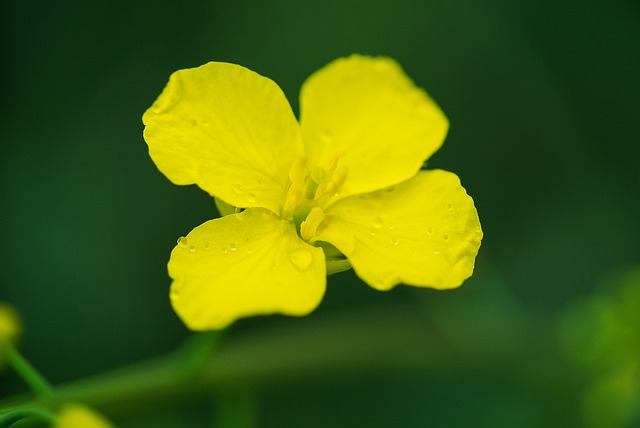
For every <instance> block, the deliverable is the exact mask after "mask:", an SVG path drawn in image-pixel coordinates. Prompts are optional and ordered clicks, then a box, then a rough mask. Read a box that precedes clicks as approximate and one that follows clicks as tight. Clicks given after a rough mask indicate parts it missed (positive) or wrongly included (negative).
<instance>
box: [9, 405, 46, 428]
mask: <svg viewBox="0 0 640 428" xmlns="http://www.w3.org/2000/svg"><path fill="white" fill-rule="evenodd" d="M25 419H29V420H34V421H40V422H47V423H53V422H54V421H55V420H56V416H55V415H54V414H53V413H51V412H49V411H47V410H43V409H38V408H33V407H24V408H21V409H18V410H13V411H10V412H7V413H3V414H1V415H0V428H4V427H10V426H11V425H13V424H14V423H16V422H18V421H22V420H25Z"/></svg>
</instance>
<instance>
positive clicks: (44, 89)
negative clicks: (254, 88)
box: [0, 0, 640, 427]
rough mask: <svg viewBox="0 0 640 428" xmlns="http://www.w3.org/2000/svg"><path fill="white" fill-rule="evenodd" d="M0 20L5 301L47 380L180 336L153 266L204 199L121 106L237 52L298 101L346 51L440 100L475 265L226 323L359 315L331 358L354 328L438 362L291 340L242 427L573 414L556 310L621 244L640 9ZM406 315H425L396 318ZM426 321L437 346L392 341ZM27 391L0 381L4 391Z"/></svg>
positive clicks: (631, 206)
mask: <svg viewBox="0 0 640 428" xmlns="http://www.w3.org/2000/svg"><path fill="white" fill-rule="evenodd" d="M0 16H1V18H0V19H1V22H2V38H1V42H2V68H1V76H2V80H1V81H0V85H1V86H0V91H1V95H0V103H1V109H2V110H1V118H0V120H1V122H0V140H1V146H0V157H1V159H0V160H1V167H0V174H2V192H1V206H2V208H0V210H1V211H0V236H1V240H2V241H1V242H2V244H1V247H0V248H1V253H0V261H1V269H2V270H1V272H2V274H1V276H0V300H2V301H6V302H8V303H10V304H12V305H14V306H15V307H16V308H17V309H18V310H19V311H20V313H21V315H22V317H23V319H24V324H25V332H24V337H23V340H22V350H23V352H24V354H25V355H26V356H27V357H28V358H29V359H30V360H31V361H32V362H33V363H34V364H35V365H36V366H37V367H38V368H39V369H40V370H41V371H42V372H44V373H45V374H46V375H47V376H48V377H49V379H50V380H51V381H52V382H53V383H56V384H57V383H64V382H68V381H71V380H73V379H77V378H81V377H85V376H88V375H92V374H95V373H98V372H102V371H107V370H109V369H112V368H114V367H116V366H120V365H125V364H129V363H132V362H135V361H138V360H141V359H144V358H148V357H153V356H155V355H159V354H162V353H164V352H167V351H169V350H171V349H173V348H174V347H175V346H177V344H179V343H180V342H181V341H182V339H183V337H185V336H186V335H187V332H186V331H185V329H184V328H183V326H182V325H181V323H180V322H179V321H178V319H177V318H176V316H175V315H174V314H173V312H172V311H171V308H170V305H169V302H168V286H169V279H168V277H167V275H166V266H165V264H166V261H167V259H168V256H169V252H170V250H171V248H172V247H173V246H174V245H175V241H176V238H177V237H178V236H180V235H184V234H186V233H187V232H189V230H190V229H191V228H192V227H195V226H196V225H199V224H201V223H202V222H204V221H205V220H207V219H210V218H212V217H213V216H215V215H216V214H215V208H214V205H213V201H212V200H210V199H209V198H208V197H207V195H206V194H205V193H204V192H202V191H200V190H198V189H197V188H194V187H188V188H180V187H177V186H173V185H172V184H171V183H170V182H169V181H168V180H167V179H165V177H164V176H162V175H161V174H160V173H159V172H158V171H157V170H156V169H155V166H154V165H153V163H152V162H151V160H150V159H149V157H148V155H147V148H146V145H145V143H144V141H143V139H142V123H141V119H140V118H141V115H142V113H143V112H144V110H145V109H146V108H147V107H148V106H150V105H151V103H152V102H153V100H154V99H155V97H156V96H157V95H158V94H159V92H160V91H161V89H162V87H163V86H164V84H165V82H166V80H167V79H168V76H169V74H170V73H171V72H173V71H174V70H176V69H179V68H185V67H192V66H197V65H200V64H203V63H205V62H207V61H210V60H218V61H228V62H234V63H238V64H242V65H244V66H246V67H249V68H251V69H253V70H255V71H257V72H259V73H261V74H263V75H265V76H268V77H270V78H272V79H273V80H275V81H276V82H277V83H278V84H279V85H280V86H281V87H282V88H283V90H284V92H285V93H286V94H287V97H288V98H289V100H290V102H291V103H292V105H293V106H294V110H296V111H297V96H298V90H299V88H300V85H301V83H302V82H303V81H304V79H305V78H306V77H307V76H308V75H309V74H310V73H311V72H313V71H314V70H316V69H318V68H319V67H321V66H323V65H324V64H326V63H327V62H329V61H330V60H332V59H334V58H336V57H339V56H343V55H348V54H350V53H352V52H359V53H366V54H384V55H389V56H392V57H394V58H396V59H397V60H398V61H399V62H400V63H401V64H402V65H403V67H404V68H405V70H406V71H407V73H408V74H409V76H411V77H412V79H414V80H415V81H416V83H417V84H418V85H420V86H422V87H424V88H425V89H426V90H427V91H429V92H430V94H431V95H432V96H433V97H434V98H435V99H436V101H437V102H438V103H439V104H440V105H441V107H442V108H443V110H444V112H445V113H446V114H447V116H448V117H449V119H450V121H451V131H450V133H449V136H448V138H447V140H446V142H445V144H444V146H443V148H442V149H441V150H440V151H439V152H438V153H437V154H436V155H435V156H434V157H433V158H432V159H431V160H430V163H429V166H430V167H437V168H443V169H447V170H451V171H454V172H456V173H457V174H458V175H459V176H460V177H461V179H462V182H463V184H464V185H465V187H466V188H467V190H468V191H469V193H470V194H471V195H472V196H473V197H474V200H475V201H476V206H477V208H478V211H479V213H480V219H481V222H482V225H483V229H484V232H485V238H484V240H483V243H482V247H481V250H480V255H479V257H478V260H477V269H476V275H475V276H474V277H472V278H471V279H470V280H468V281H467V282H466V283H465V285H464V286H463V287H462V288H460V289H459V290H456V291H452V292H435V291H432V290H414V289H409V288H405V287H399V288H397V289H395V290H394V291H392V292H389V293H380V292H375V291H373V290H370V289H368V288H367V287H366V285H364V284H363V283H361V282H360V281H359V280H358V279H357V278H356V277H355V275H353V274H352V273H345V274H340V275H338V276H335V277H331V279H330V281H329V287H328V292H327V296H326V299H325V301H324V303H323V304H322V306H321V307H320V308H319V310H318V311H316V313H314V314H313V315H312V316H311V317H309V318H306V319H296V318H281V317H271V318H258V319H253V320H247V321H243V322H241V323H239V325H238V327H237V328H236V330H235V331H234V332H233V333H231V334H230V336H229V338H228V342H227V343H228V344H229V345H228V346H230V347H233V346H234V343H238V342H240V343H241V344H242V343H245V344H247V343H248V344H249V345H251V344H252V343H256V344H264V347H265V349H266V348H268V350H266V351H265V350H264V349H263V348H261V346H262V345H260V346H258V345H256V346H255V347H254V348H251V346H249V345H247V346H249V348H247V349H257V351H256V352H258V353H261V352H263V351H264V352H266V353H267V354H268V355H273V358H274V359H275V360H279V359H281V357H282V358H284V359H285V360H290V361H292V362H295V361H296V355H292V353H293V354H295V353H296V352H298V351H299V349H298V348H295V346H294V350H289V349H288V347H287V346H288V345H287V346H280V345H281V344H282V343H290V342H296V341H298V340H300V341H301V342H300V343H307V341H309V336H310V335H313V334H315V331H316V330H315V329H317V328H319V329H322V328H324V329H325V330H326V329H327V328H328V327H326V326H332V327H331V328H334V330H335V335H336V337H340V335H341V334H342V333H341V323H342V320H343V319H344V320H351V319H356V318H358V317H359V316H360V315H358V316H355V315H354V314H362V317H363V318H362V319H365V318H366V319H372V320H374V321H373V322H372V323H370V324H369V323H360V324H358V323H357V322H356V326H355V327H353V326H352V327H350V328H351V330H353V331H351V330H350V331H351V333H350V334H352V335H353V337H354V340H349V341H346V342H338V343H341V344H342V346H348V347H349V348H351V349H350V350H349V353H351V354H358V352H360V351H359V349H360V348H359V343H358V337H360V335H359V334H357V332H358V328H362V331H363V333H362V337H364V339H363V341H365V340H366V341H369V342H370V340H371V338H372V337H375V338H376V341H377V342H376V343H377V344H376V345H373V348H375V347H376V346H379V347H380V348H381V349H385V353H388V354H390V355H395V356H396V357H397V355H402V354H405V355H407V356H408V357H407V358H406V359H407V360H408V361H409V360H411V361H413V360H412V358H413V357H411V353H412V352H413V351H414V348H413V347H414V345H415V346H417V347H419V348H420V349H422V350H423V351H424V352H423V351H420V352H419V353H418V355H423V354H424V355H427V356H430V358H431V357H432V358H433V361H431V362H429V363H426V364H425V367H424V368H423V369H421V370H418V369H416V368H415V366H420V362H418V363H416V364H414V363H415V361H414V362H411V363H410V364H409V363H407V365H406V366H405V365H404V364H405V363H404V362H403V361H404V360H403V359H402V358H396V359H397V360H398V361H395V360H394V362H391V363H389V364H387V365H386V366H385V367H387V366H388V367H389V370H386V369H385V370H369V371H367V370H360V367H359V364H356V363H352V364H351V363H348V362H345V363H344V364H342V365H341V364H338V365H340V366H341V368H340V369H337V370H332V369H327V368H326V367H325V368H324V370H321V369H322V368H323V363H322V359H323V358H325V357H324V356H323V357H319V358H317V359H316V360H314V359H313V355H311V357H309V356H307V355H304V356H301V357H300V358H310V359H311V360H313V361H314V362H313V364H312V365H311V368H309V369H308V370H298V371H296V372H295V373H287V370H286V367H285V370H283V372H282V375H280V374H274V373H271V374H270V376H268V380H266V381H263V382H259V385H258V387H257V390H258V393H257V395H256V403H257V414H258V419H259V422H260V426H264V427H283V426H304V427H326V426H335V427H343V426H344V427H350V426H368V427H387V426H412V427H413V426H415V427H422V426H433V427H467V426H483V427H485V426H486V427H512V426H520V427H542V426H545V427H548V426H554V424H557V426H568V425H567V424H569V425H572V424H575V423H577V422H576V420H577V418H578V417H579V416H578V415H579V413H580V410H579V401H580V394H581V386H580V385H581V383H580V382H577V383H575V384H574V383H572V382H571V381H570V380H569V379H571V378H572V377H573V376H577V375H575V374H572V373H573V371H572V370H573V369H575V367H573V366H572V363H571V362H567V360H566V359H565V358H564V357H563V356H562V354H561V352H560V351H559V347H558V346H557V342H556V338H555V329H556V322H557V319H558V316H560V315H561V314H562V313H563V311H564V310H565V308H566V307H568V306H570V305H572V304H573V302H575V301H577V300H579V299H582V298H585V297H588V296H590V295H591V294H592V293H593V292H594V291H595V290H597V287H598V284H600V283H601V282H602V281H603V279H605V278H606V277H608V276H609V275H610V274H611V273H612V272H615V271H618V270H620V269H624V268H625V267H626V266H629V265H632V264H633V263H637V262H638V261H639V255H640V251H639V250H638V242H639V241H640V221H639V219H640V198H639V197H638V194H639V193H638V185H639V184H640V180H639V178H640V174H639V173H638V171H637V166H638V162H639V161H640V144H639V139H638V116H639V113H640V101H639V100H640V83H639V79H638V76H640V5H639V3H638V2H636V1H632V0H628V1H592V0H587V1H581V2H573V1H568V2H557V1H551V0H541V1H508V0H483V1H481V0H455V1H423V2H422V1H394V2H391V1H381V0H367V1H365V0H362V1H353V2H345V1H339V0H331V1H323V2H299V1H293V0H288V1H282V2H259V1H253V2H252V1H228V2H222V1H208V2H198V1H195V0H183V1H175V2H167V1H151V0H145V1H137V2H135V1H132V2H124V1H122V2H117V1H71V0H63V1H59V2H37V1H18V0H15V1H14V0H8V1H3V2H2V5H0ZM414 312H415V313H416V314H418V315H417V317H418V318H420V319H421V320H422V319H424V320H426V321H425V323H424V325H423V324H420V325H415V324H413V323H411V322H405V321H403V320H404V318H402V317H400V318H399V319H398V318H397V317H396V315H398V314H402V316H404V315H406V313H414ZM409 318H410V317H409ZM336 320H338V321H336ZM403 323H404V324H403ZM385 325H394V326H396V327H394V328H395V329H394V328H390V331H389V332H387V331H386V330H385V328H384V326H385ZM358 326H359V327H358ZM273 329H276V331H275V332H273ZM369 329H378V330H376V331H375V332H374V334H372V332H371V331H368V330H369ZM422 330H425V331H428V332H429V334H428V335H427V336H428V337H432V335H433V337H436V338H437V340H435V339H434V340H433V341H431V342H430V341H429V340H426V339H425V340H426V341H425V343H420V344H416V343H414V342H413V341H414V339H413V338H414V337H416V336H414V335H412V334H408V335H407V340H406V341H403V340H402V339H397V333H398V331H410V332H411V331H422ZM332 331H333V330H332ZM287 335H289V336H287ZM265 337H268V338H272V337H275V338H274V340H273V341H271V340H266V339H265ZM420 337H421V336H420ZM284 338H286V340H285V339H284ZM369 342H368V343H369ZM442 342H443V343H446V344H447V345H446V346H447V347H449V346H453V348H454V349H455V352H453V354H454V355H455V357H451V356H448V355H449V354H448V353H444V352H441V345H440V344H441V343H442ZM273 343H275V345H274V344H273ZM270 344H271V345H270ZM278 344H280V345H278ZM452 344H453V345H452ZM316 345H317V346H319V347H321V346H328V347H331V346H337V345H336V344H335V343H333V342H331V341H330V340H329V341H328V342H327V344H326V345H322V344H318V343H316ZM224 346H225V345H223V347H222V348H221V351H220V352H223V350H224ZM305 346H306V345H305ZM363 346H364V345H363ZM442 346H444V345H442ZM370 348H372V345H371V343H369V344H368V345H367V347H365V348H363V349H370ZM423 348H424V349H423ZM296 349H298V351H296ZM305 349H307V348H305ZM247 352H248V351H247ZM363 352H365V351H363ZM366 352H368V351H366ZM309 353H310V354H313V353H314V352H313V351H312V350H311V351H309ZM385 355H386V354H385ZM254 357H255V361H256V363H255V364H260V361H261V359H260V357H259V356H257V357H256V356H254ZM326 358H329V357H326ZM335 358H336V359H337V360H341V359H342V357H335ZM377 358H383V359H384V358H386V357H384V356H383V357H377ZM416 358H417V357H416ZM420 358H421V357H420ZM420 358H417V359H418V360H419V359H420ZM328 364H329V363H328ZM565 364H566V366H565ZM329 365H330V364H329ZM249 383H250V384H252V379H251V378H250V379H249ZM23 390H24V387H23V386H22V384H21V383H20V382H19V381H18V379H16V378H15V377H14V376H13V375H11V374H6V373H5V374H3V375H2V377H0V392H2V393H3V394H4V395H9V394H12V393H15V392H19V391H23ZM207 407H208V406H207V403H206V400H198V399H188V400H179V401H178V402H175V403H174V405H170V406H163V407H162V409H159V408H156V407H149V408H143V409H141V411H140V412H139V414H138V413H136V412H134V413H131V412H129V411H127V412H114V413H110V411H109V409H101V410H104V412H105V413H106V414H108V415H109V416H111V417H113V419H114V420H115V421H116V422H118V423H119V424H120V425H121V426H123V427H128V426H131V427H135V426H207V425H206V420H207V418H208V415H207V412H206V410H205V409H206V408H207Z"/></svg>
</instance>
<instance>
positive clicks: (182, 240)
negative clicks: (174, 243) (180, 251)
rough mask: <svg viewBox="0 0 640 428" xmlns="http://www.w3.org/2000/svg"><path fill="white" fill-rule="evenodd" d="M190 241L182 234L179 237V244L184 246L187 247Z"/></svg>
mask: <svg viewBox="0 0 640 428" xmlns="http://www.w3.org/2000/svg"><path fill="white" fill-rule="evenodd" d="M188 243H189V241H187V238H185V237H184V236H181V237H179V238H178V245H179V246H181V247H182V248H184V247H186V246H187V245H188Z"/></svg>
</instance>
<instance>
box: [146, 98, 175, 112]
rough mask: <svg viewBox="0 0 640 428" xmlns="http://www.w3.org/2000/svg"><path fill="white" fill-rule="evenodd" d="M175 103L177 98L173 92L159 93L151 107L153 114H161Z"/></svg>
mask: <svg viewBox="0 0 640 428" xmlns="http://www.w3.org/2000/svg"><path fill="white" fill-rule="evenodd" d="M177 103H178V98H177V97H176V96H175V95H174V94H161V95H160V97H159V98H158V99H157V100H156V102H155V103H153V106H152V107H151V109H152V110H153V112H154V113H155V114H162V113H166V112H168V111H169V110H171V109H172V108H173V106H175V105H176V104H177Z"/></svg>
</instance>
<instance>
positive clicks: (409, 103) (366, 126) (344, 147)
mask: <svg viewBox="0 0 640 428" xmlns="http://www.w3.org/2000/svg"><path fill="white" fill-rule="evenodd" d="M300 116H301V117H300V122H301V126H302V134H303V140H304V144H305V151H306V153H307V156H308V158H309V160H310V161H311V162H313V163H315V167H316V168H325V167H326V165H329V164H331V162H332V160H334V159H335V158H336V156H338V157H339V160H338V166H337V168H338V170H340V169H342V171H344V172H343V173H346V174H347V178H346V180H345V182H344V185H343V187H342V189H341V190H340V191H339V197H345V196H348V195H353V194H359V193H366V192H370V191H373V190H378V189H382V188H385V187H388V186H391V185H394V184H397V183H400V182H402V181H405V180H408V179H409V178H411V177H413V176H414V175H415V174H416V173H417V172H418V170H419V169H420V168H421V167H422V164H423V162H424V160H426V159H427V158H428V157H429V156H431V154H433V153H434V152H435V151H436V150H437V149H438V148H439V147H440V146H441V145H442V142H443V140H444V138H445V135H446V133H447V130H448V128H449V123H448V121H447V118H446V117H445V116H444V114H443V113H442V111H441V110H440V109H439V108H438V106H437V105H436V104H435V102H434V101H433V100H432V99H431V98H429V96H428V95H427V94H426V92H424V91H423V90H422V89H420V88H418V87H416V86H415V85H414V83H413V82H412V81H411V80H410V79H409V78H408V77H407V76H406V75H405V74H404V72H403V70H402V69H401V68H400V66H399V65H398V64H397V63H396V62H395V61H394V60H392V59H391V58H384V57H366V56H360V55H352V56H350V57H348V58H342V59H338V60H336V61H333V62H332V63H330V64H329V65H327V66H326V67H324V68H322V69H320V70H319V71H317V72H316V73H314V74H313V75H311V77H309V79H308V80H307V81H306V82H305V84H304V85H303V87H302V91H301V95H300ZM372 171H375V173H372Z"/></svg>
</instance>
